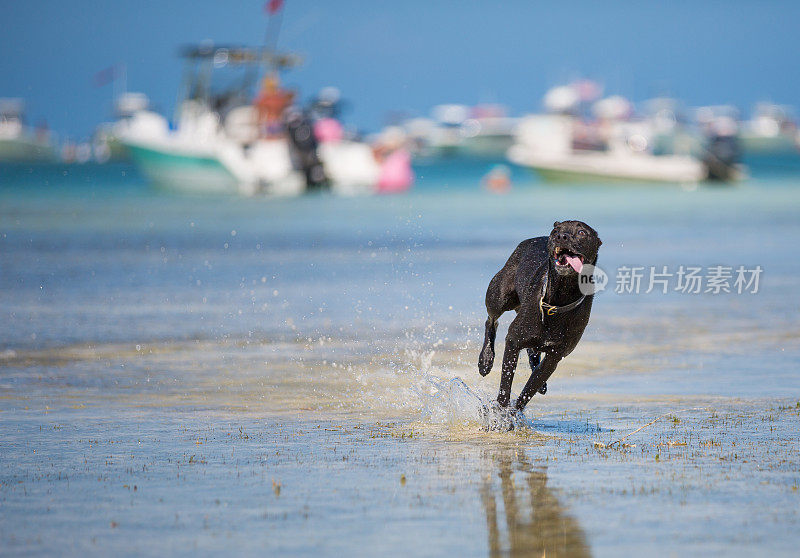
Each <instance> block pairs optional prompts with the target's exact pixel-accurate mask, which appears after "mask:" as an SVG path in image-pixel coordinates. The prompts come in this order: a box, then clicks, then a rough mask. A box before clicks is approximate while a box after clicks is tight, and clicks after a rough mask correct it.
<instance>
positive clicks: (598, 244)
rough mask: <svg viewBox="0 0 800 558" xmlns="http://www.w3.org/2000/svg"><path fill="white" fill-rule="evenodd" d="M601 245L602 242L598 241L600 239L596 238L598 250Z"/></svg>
mask: <svg viewBox="0 0 800 558" xmlns="http://www.w3.org/2000/svg"><path fill="white" fill-rule="evenodd" d="M602 245H603V241H602V240H600V237H599V236H598V237H597V247H598V248H600V247H601V246H602Z"/></svg>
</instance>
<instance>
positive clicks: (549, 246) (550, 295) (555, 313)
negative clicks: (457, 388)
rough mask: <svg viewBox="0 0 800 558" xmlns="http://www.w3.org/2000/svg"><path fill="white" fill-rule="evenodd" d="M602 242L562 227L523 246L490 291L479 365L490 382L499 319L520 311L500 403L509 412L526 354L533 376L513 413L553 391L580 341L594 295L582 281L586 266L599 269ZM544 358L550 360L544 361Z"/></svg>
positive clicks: (584, 228)
mask: <svg viewBox="0 0 800 558" xmlns="http://www.w3.org/2000/svg"><path fill="white" fill-rule="evenodd" d="M601 244H602V242H601V241H600V238H599V237H598V236H597V232H596V231H595V230H594V229H593V228H591V227H590V226H589V225H587V224H586V223H583V222H581V221H564V222H561V223H560V222H558V221H556V222H555V223H554V224H553V231H552V232H551V233H550V236H549V237H547V236H540V237H538V238H531V239H528V240H525V241H523V242H522V243H520V245H519V246H517V249H516V250H514V253H513V254H511V257H510V258H508V261H507V262H506V265H505V266H503V269H501V270H500V271H499V272H498V273H497V275H495V276H494V278H493V279H492V281H491V282H490V283H489V288H488V289H487V291H486V311H487V312H488V314H489V318H488V319H487V320H486V336H485V338H484V341H483V349H482V350H481V354H480V358H479V359H478V371H479V372H480V374H481V375H482V376H486V375H487V374H488V373H489V372H491V370H492V364H493V363H494V340H495V335H496V334H497V319H498V318H499V317H500V316H501V314H503V313H504V312H508V311H509V310H515V311H516V312H517V316H516V318H514V321H513V322H511V325H510V326H509V328H508V335H507V336H506V348H505V352H504V354H503V369H502V377H501V378H500V393H499V395H498V396H497V403H498V405H499V406H500V407H501V408H502V409H505V408H508V406H509V403H510V400H511V382H512V381H513V380H514V371H515V370H516V368H517V359H518V358H519V352H520V351H521V350H522V349H527V352H528V360H529V362H530V365H531V370H532V374H531V377H530V378H529V379H528V382H527V383H526V384H525V387H524V388H523V389H522V392H521V393H520V394H519V397H518V398H517V401H516V403H515V404H514V409H513V410H512V412H516V411H521V410H522V409H524V408H525V405H527V404H528V401H530V400H531V397H533V395H534V394H535V393H536V392H537V391H538V392H540V393H544V392H545V391H546V390H547V384H546V382H547V379H548V378H549V377H550V376H551V375H552V374H553V372H555V369H556V366H557V365H558V363H559V361H560V360H561V359H562V358H564V357H565V356H567V355H568V354H570V353H571V352H572V350H573V349H574V348H575V347H576V345H577V344H578V341H580V338H581V335H583V330H584V329H585V328H586V324H587V323H589V313H590V312H591V310H592V300H593V298H594V297H593V295H592V294H588V295H584V294H583V293H582V292H581V289H580V287H579V283H578V281H579V276H580V272H581V270H582V269H583V265H584V264H592V265H595V264H596V263H597V252H598V250H599V249H600V245H601ZM542 353H544V359H540V356H541V354H542Z"/></svg>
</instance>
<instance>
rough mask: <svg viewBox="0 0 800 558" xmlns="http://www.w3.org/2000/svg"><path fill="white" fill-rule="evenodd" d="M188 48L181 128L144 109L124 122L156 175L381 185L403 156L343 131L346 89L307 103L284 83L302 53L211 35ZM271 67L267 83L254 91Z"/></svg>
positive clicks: (160, 179) (204, 180) (187, 185)
mask: <svg viewBox="0 0 800 558" xmlns="http://www.w3.org/2000/svg"><path fill="white" fill-rule="evenodd" d="M182 56H183V58H184V59H185V60H186V70H185V73H184V80H183V86H182V92H181V95H180V101H179V103H178V108H177V111H176V116H175V125H174V129H170V127H169V124H168V122H167V120H166V119H165V118H164V117H163V116H161V115H159V114H157V113H155V112H152V111H149V110H137V111H135V112H134V113H133V114H132V115H131V117H130V118H128V119H127V120H126V121H125V125H124V126H121V127H120V129H119V131H118V137H119V139H120V141H121V142H122V144H123V145H125V146H126V148H127V149H128V150H129V151H130V154H131V156H132V158H133V160H134V162H135V163H136V164H137V166H138V167H139V168H140V169H141V170H142V172H143V173H144V174H145V175H146V176H147V177H148V178H149V179H150V180H152V181H153V182H154V183H155V184H157V185H159V186H162V187H165V188H170V189H175V190H181V191H187V192H206V193H234V194H244V195H252V194H256V193H265V194H274V195H297V194H300V193H303V192H305V191H308V190H312V189H318V188H328V187H329V188H331V189H333V190H334V191H336V192H339V193H344V194H354V193H364V192H372V191H376V190H377V189H378V188H379V183H380V182H381V180H382V178H383V175H384V174H385V173H386V172H387V169H386V168H385V165H386V164H387V163H388V166H389V171H388V172H390V174H391V172H392V169H393V168H394V167H397V166H399V165H400V163H398V162H397V158H395V159H389V158H388V157H387V158H385V159H384V160H382V161H379V160H378V159H377V158H376V156H375V154H374V153H373V150H372V149H371V147H370V146H369V145H367V144H366V143H363V142H361V141H358V140H357V139H356V138H354V137H351V136H348V135H347V134H346V133H345V131H344V129H343V127H342V125H341V124H340V123H339V122H338V120H336V118H335V116H334V114H333V113H334V112H335V110H332V109H331V105H332V104H335V102H337V101H338V98H337V99H336V100H331V99H326V98H325V95H322V96H321V97H318V98H317V99H316V100H315V102H314V104H313V106H312V107H310V108H308V109H304V108H302V107H300V106H299V104H298V103H297V101H296V99H295V97H296V94H295V92H293V91H289V90H285V89H282V88H281V87H280V81H279V73H280V72H281V71H282V70H284V69H288V68H291V67H294V66H296V65H298V64H299V63H300V58H299V57H298V56H296V55H294V54H280V53H276V52H273V51H271V50H268V49H266V48H246V47H238V46H213V45H211V44H203V45H200V46H192V47H188V48H186V49H184V50H183V52H182ZM264 70H266V77H265V78H264V80H263V87H262V90H261V92H260V93H259V94H258V96H257V97H256V98H255V99H253V97H252V90H253V89H254V86H255V84H256V82H257V81H258V77H259V74H260V73H261V72H262V71H264ZM231 71H234V72H235V73H236V74H237V75H236V76H234V77H233V78H230V75H229V76H228V77H229V79H228V82H227V84H225V86H224V87H219V85H218V83H217V81H216V79H215V78H216V77H217V75H218V74H221V73H226V72H227V73H228V74H230V73H231ZM332 91H336V90H332V89H328V91H327V93H328V95H329V96H330V94H331V93H332ZM336 96H337V97H338V91H336ZM408 186H410V182H409V183H408V184H406V185H405V187H408Z"/></svg>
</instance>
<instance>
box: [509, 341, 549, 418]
mask: <svg viewBox="0 0 800 558" xmlns="http://www.w3.org/2000/svg"><path fill="white" fill-rule="evenodd" d="M560 361H561V357H557V356H553V355H551V354H550V353H546V354H545V355H544V360H542V362H541V363H540V364H539V366H537V367H536V370H534V372H533V373H532V374H531V377H530V378H528V381H527V383H526V384H525V387H524V388H522V391H521V392H520V394H519V397H517V402H516V403H515V404H514V407H516V409H517V410H518V411H521V410H522V409H524V408H525V405H527V404H528V401H530V400H531V397H533V396H534V394H535V393H536V392H537V391H540V390H541V388H542V386H544V385H545V383H546V382H547V379H548V378H549V377H550V376H552V375H553V372H555V371H556V367H557V366H558V363H559V362H560ZM503 368H504V370H505V367H503Z"/></svg>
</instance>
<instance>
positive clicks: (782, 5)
mask: <svg viewBox="0 0 800 558" xmlns="http://www.w3.org/2000/svg"><path fill="white" fill-rule="evenodd" d="M263 5H264V2H262V1H249V0H248V1H231V2H220V1H206V0H191V1H189V0H171V1H151V0H139V1H129V0H115V1H112V0H107V1H83V2H81V1H71V2H63V1H36V0H30V1H25V2H23V1H8V0H2V2H1V3H0V6H2V7H1V8H0V10H2V23H1V24H0V26H2V33H0V49H1V50H0V51H1V52H3V61H2V62H0V97H3V96H17V97H24V98H25V99H26V100H27V103H28V112H29V120H30V121H31V122H32V123H36V122H38V121H39V120H41V119H46V120H47V122H48V124H49V125H50V127H51V128H53V129H54V130H56V131H57V132H59V133H61V134H70V135H72V136H77V137H81V136H87V135H88V134H89V133H91V130H92V129H93V128H94V126H95V125H96V124H97V123H99V122H101V121H103V120H107V119H108V117H109V115H110V111H111V95H112V87H111V86H106V87H102V88H97V87H95V86H94V85H93V83H92V81H93V76H94V75H95V73H97V72H98V71H99V70H101V69H103V68H105V67H108V66H110V65H112V64H116V63H120V62H124V63H125V64H126V65H127V69H128V88H129V89H130V90H136V91H143V92H145V93H147V94H148V95H149V96H150V97H151V99H152V100H153V102H154V104H155V105H156V106H157V107H158V108H159V109H161V110H162V111H164V112H165V113H168V114H171V111H172V109H173V107H174V104H175V98H176V92H177V89H178V84H179V81H180V71H181V64H180V61H179V60H178V58H177V56H176V52H177V48H178V47H179V46H180V45H182V44H186V43H195V42H199V41H201V40H203V39H213V40H214V41H215V42H218V43H223V42H235V43H245V44H259V43H260V42H261V41H262V40H263V35H264V30H265V28H266V22H267V18H266V15H265V13H264V10H263ZM283 10H284V13H283V18H284V19H283V26H282V31H281V35H280V38H279V46H280V47H282V48H285V49H290V50H295V51H298V52H300V53H302V54H303V55H304V56H305V65H304V66H303V67H302V68H300V69H297V70H293V71H291V72H290V73H289V74H287V75H286V82H287V83H289V84H292V85H294V86H296V87H298V88H299V89H300V92H301V94H302V95H303V96H304V97H308V96H310V95H312V94H313V93H314V92H315V91H317V90H318V89H319V88H320V87H323V86H325V85H336V86H338V87H339V88H340V89H341V90H342V93H343V95H344V97H345V98H346V99H348V100H349V102H350V107H351V108H350V110H349V111H348V113H347V114H346V119H347V120H348V121H350V122H352V123H354V124H357V125H359V126H360V127H362V128H364V129H367V130H374V129H376V128H378V127H380V126H381V125H382V124H383V123H384V119H385V115H386V113H387V111H390V110H405V111H410V112H414V113H417V114H425V113H427V112H428V111H429V109H430V107H431V106H432V105H435V104H438V103H444V102H463V103H477V102H502V103H504V104H506V105H508V106H510V107H511V109H512V111H513V112H514V113H517V114H519V113H523V112H526V111H531V110H536V109H538V108H539V107H540V103H541V98H542V95H543V94H544V92H545V90H546V89H547V88H548V87H550V86H552V85H557V84H559V83H561V82H563V81H565V80H568V79H570V78H572V77H577V76H585V77H591V78H594V79H598V80H600V81H602V82H603V83H604V84H605V86H606V91H607V92H608V93H620V94H623V95H626V96H629V97H631V98H633V99H634V100H642V99H645V98H648V97H649V96H652V95H654V94H656V93H659V92H663V91H669V92H671V93H672V94H674V95H677V96H679V97H681V98H682V99H684V100H685V101H687V102H688V103H690V104H712V103H735V104H737V105H740V106H741V107H742V108H744V109H746V110H747V111H749V109H750V107H751V105H752V104H753V103H754V102H756V101H758V100H761V99H772V100H774V101H776V102H781V103H789V104H800V65H799V64H798V63H797V61H796V57H797V53H798V51H799V50H800V48H798V47H800V2H794V3H792V2H769V1H762V2H739V1H735V0H732V1H727V2H699V1H698V2H689V1H683V0H677V1H676V0H673V1H669V2H666V1H663V2H648V1H639V2H613V1H586V2H569V1H563V2H533V1H512V2H477V1H470V0H462V1H436V0H431V1H427V2H424V1H421V2H417V1H405V2H404V1H399V0H395V1H390V2H380V1H360V2H355V1H346V0H331V1H322V0H318V1H312V0H286V2H285V5H284V8H283Z"/></svg>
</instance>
